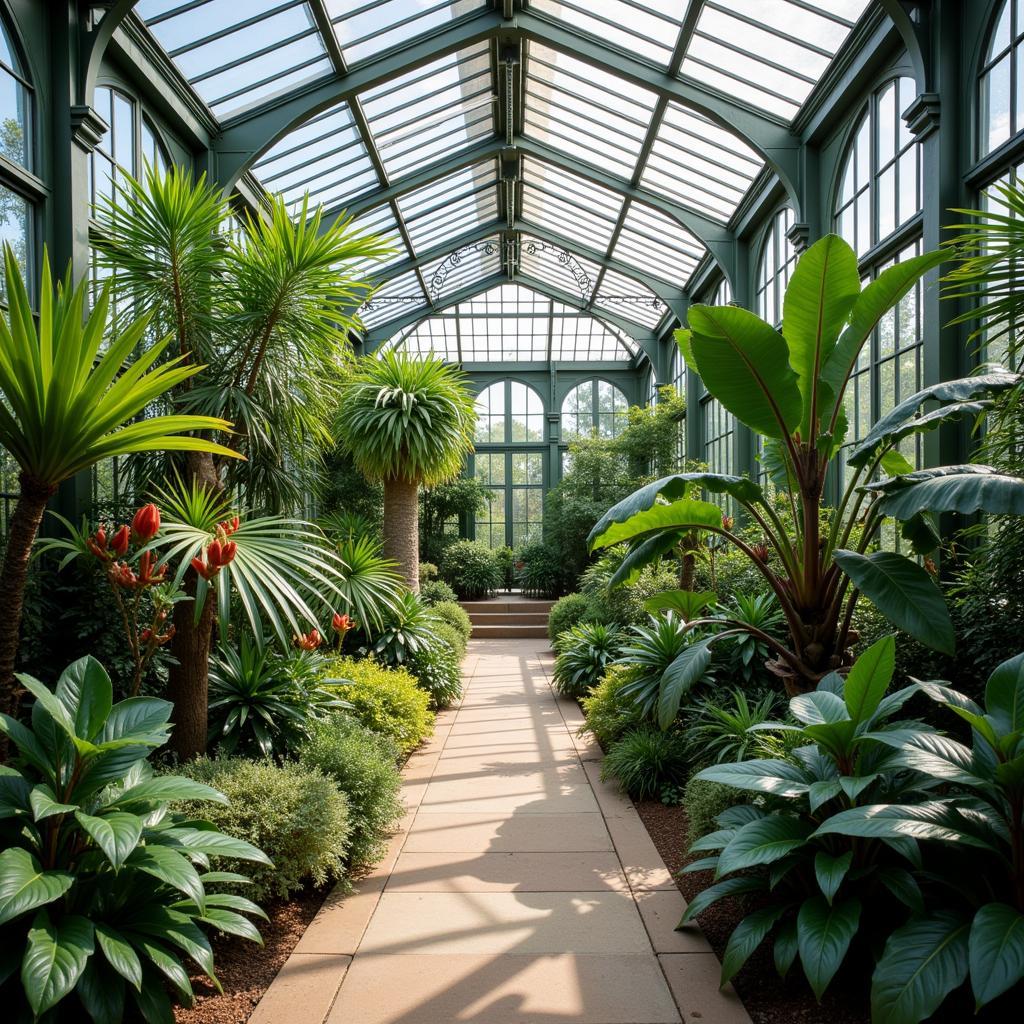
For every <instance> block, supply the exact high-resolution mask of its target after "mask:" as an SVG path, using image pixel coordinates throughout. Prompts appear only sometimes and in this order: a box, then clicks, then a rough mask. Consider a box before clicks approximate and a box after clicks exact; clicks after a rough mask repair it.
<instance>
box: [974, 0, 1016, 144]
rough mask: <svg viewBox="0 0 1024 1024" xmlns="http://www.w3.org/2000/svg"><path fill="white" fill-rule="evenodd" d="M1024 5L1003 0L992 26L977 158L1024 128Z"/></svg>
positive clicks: (980, 85)
mask: <svg viewBox="0 0 1024 1024" xmlns="http://www.w3.org/2000/svg"><path fill="white" fill-rule="evenodd" d="M1022 62H1024V4H1022V3H1021V2H1020V0H1015V2H1014V3H1010V2H1009V0H1004V3H1003V5H1002V7H1001V8H1000V10H999V14H998V16H997V18H996V20H995V23H994V24H993V26H992V34H991V35H990V36H989V40H988V46H987V47H986V48H985V60H984V62H983V64H982V68H981V75H980V76H979V79H978V100H979V106H980V109H979V116H978V156H979V157H983V156H986V155H987V154H988V153H991V152H992V150H994V149H998V148H999V147H1000V146H1001V145H1002V144H1003V143H1004V142H1007V141H1009V140H1010V139H1011V138H1013V136H1014V135H1016V134H1017V132H1019V131H1020V130H1021V129H1022V128H1024V110H1022V109H1021V106H1022V97H1021V94H1020V90H1021V89H1022V88H1024V81H1022V76H1024V66H1022Z"/></svg>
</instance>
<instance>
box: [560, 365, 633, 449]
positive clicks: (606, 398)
mask: <svg viewBox="0 0 1024 1024" xmlns="http://www.w3.org/2000/svg"><path fill="white" fill-rule="evenodd" d="M628 409H629V402H627V401H626V396H625V395H624V394H623V393H622V392H621V391H620V390H619V389H618V388H617V387H616V386H615V385H614V384H609V383H608V381H606V380H586V381H584V382H583V383H582V384H577V385H576V387H574V388H573V389H572V391H570V392H569V394H567V395H566V396H565V400H564V401H563V402H562V438H563V440H568V439H569V438H570V437H578V436H580V435H582V436H584V437H586V436H589V435H590V434H592V433H594V432H595V431H596V432H597V436H598V437H617V436H618V434H619V433H620V432H621V431H622V429H623V427H625V425H626V420H627V410H628Z"/></svg>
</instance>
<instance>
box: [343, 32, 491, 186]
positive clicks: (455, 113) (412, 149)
mask: <svg viewBox="0 0 1024 1024" xmlns="http://www.w3.org/2000/svg"><path fill="white" fill-rule="evenodd" d="M360 101H361V103H362V106H363V110H364V112H365V113H366V118H367V121H368V123H369V126H370V131H371V133H372V134H373V138H374V140H375V142H376V144H377V149H378V150H379V151H380V157H381V160H382V161H383V162H384V168H385V170H386V171H387V173H388V174H389V175H390V176H394V175H397V174H400V173H401V172H403V171H407V170H410V169H412V168H415V167H422V166H423V165H424V164H427V163H432V162H433V161H435V160H437V159H439V158H440V157H442V156H449V155H451V154H452V153H453V152H455V151H456V150H459V149H463V148H465V147H466V145H468V144H469V143H470V142H471V141H473V140H474V139H477V138H480V137H481V136H483V135H490V134H491V133H492V132H493V130H494V122H493V117H492V113H491V107H492V104H493V102H494V97H493V89H492V84H491V61H490V57H489V55H488V49H487V44H485V43H481V44H478V45H477V46H474V47H470V48H469V49H466V50H459V51H457V52H456V53H453V54H449V55H448V56H445V57H442V58H440V59H439V60H436V61H432V62H431V63H430V64H427V65H426V66H425V67H421V68H417V69H416V70H415V71H410V72H408V73H407V74H404V75H401V76H400V77H398V78H394V79H391V80H390V81H387V82H385V83H384V84H383V85H379V86H376V87H375V88H373V89H370V90H369V91H368V92H366V93H364V94H363V95H362V96H361V97H360Z"/></svg>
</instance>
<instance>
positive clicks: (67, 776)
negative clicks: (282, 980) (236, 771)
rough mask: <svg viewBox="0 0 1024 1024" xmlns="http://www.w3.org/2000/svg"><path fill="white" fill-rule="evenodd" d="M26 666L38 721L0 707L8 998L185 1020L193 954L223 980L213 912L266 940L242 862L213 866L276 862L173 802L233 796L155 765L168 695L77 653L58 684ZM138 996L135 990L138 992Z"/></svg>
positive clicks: (49, 1011)
mask: <svg viewBox="0 0 1024 1024" xmlns="http://www.w3.org/2000/svg"><path fill="white" fill-rule="evenodd" d="M18 678H19V681H20V682H21V684H22V685H23V686H24V687H25V689H26V690H27V691H28V692H29V693H30V694H31V695H32V697H33V698H34V699H35V703H34V704H33V707H32V712H31V717H30V720H29V722H27V723H23V722H19V721H18V720H17V719H14V718H11V717H9V716H8V715H2V714H0V733H2V734H3V735H4V736H5V737H7V739H8V740H9V741H10V743H11V745H12V746H13V748H14V750H15V757H14V759H13V762H12V764H10V765H4V766H0V847H2V852H0V949H2V950H3V952H2V954H0V999H2V1000H3V1006H4V1013H5V1018H6V1019H10V1020H19V1021H20V1020H40V1019H44V1020H47V1021H50V1020H56V1019H58V1015H60V1016H59V1019H61V1020H90V1021H94V1022H97V1024H108V1022H114V1021H121V1020H124V1019H125V1017H126V1015H131V1016H132V1019H135V1013H134V1011H133V1010H132V1008H131V1004H134V1009H135V1010H137V1015H138V1017H139V1018H140V1019H142V1020H145V1021H147V1022H148V1024H164V1022H166V1021H169V1020H172V1019H173V1011H172V1008H171V1000H170V999H169V997H168V992H169V991H174V992H175V993H176V995H177V996H178V997H179V998H180V999H181V1000H182V1001H184V1002H185V1003H187V1004H191V1002H192V996H193V993H192V984H191V982H190V980H189V973H190V972H189V969H188V968H187V967H186V964H185V962H184V961H185V958H186V957H187V958H188V959H189V960H191V961H192V962H193V963H194V964H195V965H196V966H198V968H199V969H200V970H201V971H202V972H203V973H204V974H206V975H207V976H208V977H209V978H210V980H211V981H212V982H213V984H214V985H216V986H217V987H218V988H219V987H220V983H219V982H218V981H217V976H216V974H215V973H214V958H213V950H212V948H211V946H210V942H209V939H208V938H207V936H206V933H205V931H204V927H205V928H207V929H212V930H215V931H219V932H227V933H230V934H233V935H239V936H242V937H243V938H246V939H250V940H252V941H253V942H260V941H261V940H260V935H259V932H258V931H257V930H256V928H255V926H254V925H253V923H252V922H251V921H250V920H249V918H248V917H247V916H244V915H255V916H258V917H266V915H265V914H264V913H263V911H262V910H260V908H259V907H258V906H256V904H254V903H252V902H251V901H249V900H247V899H245V898H243V897H242V896H238V895H235V894H233V893H229V892H222V891H218V890H219V889H220V887H221V886H222V885H223V884H225V883H244V882H246V881H247V879H246V878H245V877H244V876H242V875H237V874H233V873H228V872H223V871H216V870H211V866H210V861H211V859H216V858H218V857H229V858H232V859H238V860H243V861H251V862H256V863H260V864H266V865H270V860H269V859H268V858H267V856H266V855H265V854H264V853H263V852H262V851H260V850H258V849H256V847H254V846H251V845H250V844H249V843H246V842H243V841H242V840H241V839H236V838H234V837H232V836H228V835H225V834H223V833H221V832H218V831H216V829H214V828H213V826H212V825H211V824H210V823H209V822H205V821H196V820H194V819H186V818H185V816H184V815H182V814H180V813H176V812H174V811H173V810H172V809H171V804H172V802H174V801H182V800H204V801H210V800H212V801H215V802H218V803H226V802H227V798H226V797H225V796H224V795H223V794H222V793H219V792H218V791H217V790H215V789H211V788H210V787H209V786H205V785H202V784H201V783H198V782H193V781H192V780H191V779H187V778H182V777H178V776H174V775H155V774H154V773H153V770H152V768H151V767H150V766H149V763H148V761H147V757H148V756H149V754H150V753H151V752H152V751H153V750H155V749H156V748H157V747H159V746H161V745H162V744H164V743H165V742H166V740H167V737H168V735H169V733H170V729H171V725H170V721H169V713H170V711H171V705H170V704H169V703H168V702H167V701H164V700H157V699H156V698H154V697H129V698H128V699H127V700H123V701H121V702H120V703H117V704H115V703H113V689H112V687H111V683H110V677H109V676H108V675H107V673H106V672H105V671H104V669H103V666H102V665H100V663H99V662H98V661H96V660H95V659H94V658H91V657H86V658H82V659H81V660H79V661H76V662H74V663H73V664H71V665H69V666H68V668H67V669H66V670H65V671H64V672H63V674H62V675H61V677H60V678H59V679H58V680H57V685H56V687H55V688H54V689H50V688H49V687H47V686H45V685H44V684H43V683H41V682H39V681H38V680H36V679H33V678H31V677H30V676H24V675H22V676H19V677H18ZM129 1001H130V1002H129Z"/></svg>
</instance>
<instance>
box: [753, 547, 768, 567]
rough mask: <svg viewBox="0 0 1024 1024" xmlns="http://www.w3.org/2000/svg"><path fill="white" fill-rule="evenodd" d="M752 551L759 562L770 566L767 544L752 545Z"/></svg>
mask: <svg viewBox="0 0 1024 1024" xmlns="http://www.w3.org/2000/svg"><path fill="white" fill-rule="evenodd" d="M750 551H751V554H752V555H753V556H754V557H755V558H756V559H757V560H758V561H759V562H763V563H764V564H765V565H767V564H768V545H767V544H751V545H750Z"/></svg>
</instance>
